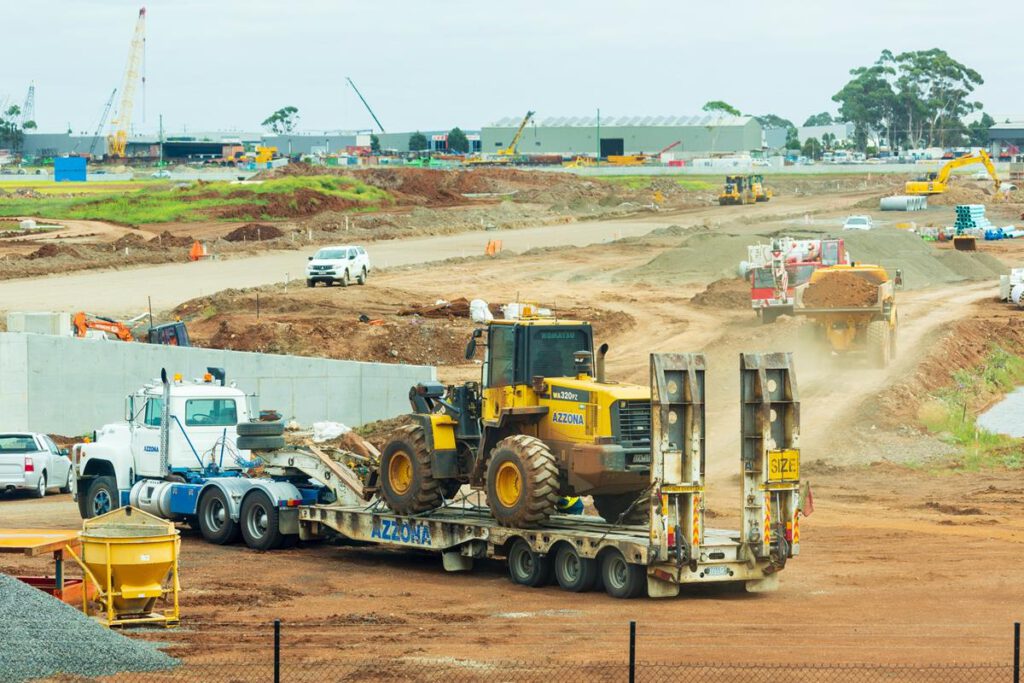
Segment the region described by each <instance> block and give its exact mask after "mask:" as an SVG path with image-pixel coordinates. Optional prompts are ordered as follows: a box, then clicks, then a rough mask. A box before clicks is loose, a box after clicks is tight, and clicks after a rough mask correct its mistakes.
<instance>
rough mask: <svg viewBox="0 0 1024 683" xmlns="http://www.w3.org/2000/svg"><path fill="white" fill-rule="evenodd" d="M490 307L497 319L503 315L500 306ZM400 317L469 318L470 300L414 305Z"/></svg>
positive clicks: (406, 309)
mask: <svg viewBox="0 0 1024 683" xmlns="http://www.w3.org/2000/svg"><path fill="white" fill-rule="evenodd" d="M489 306H490V309H491V313H492V314H493V315H494V316H495V317H498V316H500V315H501V308H500V307H499V306H498V304H489ZM398 315H418V316H421V317H423V318H468V317H469V299H467V298H465V297H459V298H458V299H452V300H451V301H444V302H442V303H435V304H412V305H410V306H409V307H408V308H403V309H402V310H400V311H399V312H398Z"/></svg>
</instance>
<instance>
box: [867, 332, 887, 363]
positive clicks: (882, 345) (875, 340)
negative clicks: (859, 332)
mask: <svg viewBox="0 0 1024 683" xmlns="http://www.w3.org/2000/svg"><path fill="white" fill-rule="evenodd" d="M889 336H890V335H889V323H888V321H885V320H873V321H872V322H870V323H868V332H867V337H868V355H869V357H870V358H871V362H872V363H874V364H875V366H877V367H879V368H885V367H886V366H887V365H889V352H890V350H891V346H892V342H891V340H890V339H889Z"/></svg>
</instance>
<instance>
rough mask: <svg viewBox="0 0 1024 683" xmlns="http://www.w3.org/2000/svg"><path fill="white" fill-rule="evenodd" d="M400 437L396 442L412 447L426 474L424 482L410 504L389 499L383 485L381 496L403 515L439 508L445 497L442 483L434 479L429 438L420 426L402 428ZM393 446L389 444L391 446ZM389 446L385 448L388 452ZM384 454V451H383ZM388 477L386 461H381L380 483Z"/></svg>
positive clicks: (399, 430) (418, 462)
mask: <svg viewBox="0 0 1024 683" xmlns="http://www.w3.org/2000/svg"><path fill="white" fill-rule="evenodd" d="M397 431H398V433H399V436H398V437H396V438H395V439H394V440H393V441H392V443H394V442H395V441H404V442H405V443H406V444H408V445H409V446H412V455H413V458H414V459H415V460H416V463H417V464H418V465H419V466H420V467H421V468H422V472H423V473H424V476H423V482H422V484H421V486H420V488H419V490H418V491H416V495H415V496H413V498H412V501H410V502H409V503H408V504H402V503H401V502H399V501H393V500H390V499H389V496H388V495H387V489H386V488H385V487H384V486H383V485H381V488H380V490H381V494H382V495H383V496H384V500H385V501H386V502H387V504H388V506H389V507H390V508H391V509H392V510H394V511H395V512H397V513H398V514H401V515H411V514H418V513H420V512H427V511H429V510H433V509H435V508H437V507H439V506H440V505H441V504H443V503H444V497H443V496H442V494H441V482H440V481H438V480H437V479H434V477H433V474H432V469H431V458H430V450H429V449H428V448H427V438H426V436H425V435H424V433H423V427H421V426H420V425H405V426H403V427H400V428H399V429H398V430H397ZM390 445H391V444H388V446H390ZM388 446H385V450H387V448H388ZM382 452H383V451H382ZM385 476H386V469H385V467H384V460H383V458H382V459H381V465H380V481H381V482H383V481H384V478H385Z"/></svg>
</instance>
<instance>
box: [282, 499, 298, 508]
mask: <svg viewBox="0 0 1024 683" xmlns="http://www.w3.org/2000/svg"><path fill="white" fill-rule="evenodd" d="M278 505H279V506H280V507H283V508H297V507H299V506H300V505H302V499H301V498H291V499H289V500H282V501H281V502H280V503H278Z"/></svg>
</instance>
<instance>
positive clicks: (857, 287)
mask: <svg viewBox="0 0 1024 683" xmlns="http://www.w3.org/2000/svg"><path fill="white" fill-rule="evenodd" d="M900 285H902V276H901V274H900V272H899V271H896V277H895V278H890V277H889V274H888V273H887V272H886V270H885V269H884V268H882V267H881V266H876V265H865V264H855V265H841V266H830V267H827V268H820V269H818V270H816V271H815V272H814V274H813V275H811V278H810V280H809V281H808V282H807V283H806V284H803V285H800V286H799V287H797V288H796V290H795V292H794V296H795V300H796V305H795V309H794V312H795V313H796V314H797V315H802V316H806V317H807V318H809V319H810V320H809V324H805V325H804V327H803V330H804V335H805V338H807V339H808V340H809V341H811V342H813V343H814V344H816V345H823V346H825V347H826V348H828V349H829V350H830V351H831V352H832V353H833V354H836V355H845V354H850V353H864V354H866V355H867V356H868V358H869V359H870V360H871V361H872V362H873V363H874V364H875V365H877V366H878V367H882V368H884V367H886V366H887V365H888V364H889V362H890V361H891V360H892V359H893V358H895V356H896V331H897V328H898V325H899V316H898V314H897V312H896V295H895V291H896V287H897V286H900Z"/></svg>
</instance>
